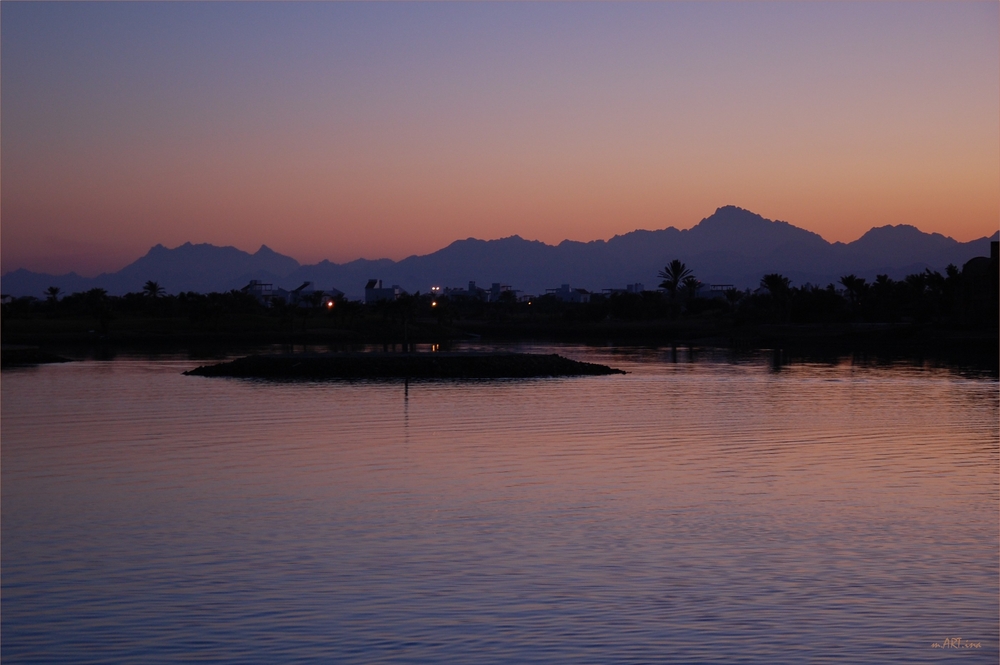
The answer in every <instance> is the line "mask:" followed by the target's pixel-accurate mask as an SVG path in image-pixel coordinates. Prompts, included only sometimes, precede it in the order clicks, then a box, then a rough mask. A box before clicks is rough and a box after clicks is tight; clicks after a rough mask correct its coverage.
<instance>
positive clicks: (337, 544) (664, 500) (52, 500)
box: [2, 347, 1000, 663]
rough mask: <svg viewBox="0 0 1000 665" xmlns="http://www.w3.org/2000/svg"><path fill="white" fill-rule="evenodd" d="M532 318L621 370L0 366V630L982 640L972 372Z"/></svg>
mask: <svg viewBox="0 0 1000 665" xmlns="http://www.w3.org/2000/svg"><path fill="white" fill-rule="evenodd" d="M536 350H537V349H536ZM541 350H545V351H548V352H552V351H559V352H561V353H563V354H564V355H570V356H573V357H575V358H578V359H581V360H588V361H593V362H604V363H606V364H611V365H614V366H616V367H621V368H623V369H626V370H628V371H629V372H630V374H628V375H625V376H609V377H583V378H573V379H539V380H528V381H483V382H466V383H457V382H433V381H420V382H409V383H406V382H392V381H383V382H352V383H345V382H329V383H279V384H271V383H265V382H255V381H241V380H219V379H204V378H197V377H185V376H182V375H181V374H180V372H181V371H183V370H185V369H190V368H191V367H193V366H194V365H196V364H198V362H197V361H190V360H150V359H140V360H129V359H121V358H120V359H117V360H115V361H112V362H93V361H91V362H84V363H76V364H68V365H60V366H47V367H39V368H36V369H30V370H18V371H9V372H8V371H5V372H4V374H3V381H2V409H3V413H2V416H3V420H2V437H3V449H2V529H3V533H2V557H3V577H2V593H3V614H2V657H3V660H4V662H12V663H13V662H52V661H60V660H62V661H66V662H109V661H117V662H138V661H164V662H167V661H169V662H173V661H177V660H185V659H187V660H199V661H201V660H230V661H233V662H261V663H264V662H267V663H270V662H283V661H293V660H294V661H315V662H330V661H347V662H352V661H357V662H370V661H376V660H377V661H406V662H414V661H421V662H438V661H444V660H450V661H454V660H472V659H476V660H477V661H492V662H497V661H507V662H550V661H553V660H555V659H561V660H565V659H568V660H573V661H577V662H595V663H604V662H615V661H617V662H633V661H642V662H648V661H688V662H691V661H702V662H733V661H747V662H787V663H798V662H805V661H810V662H851V663H854V662H898V663H902V662H940V661H941V660H942V658H944V657H957V656H959V653H958V652H959V651H961V654H960V656H961V658H962V659H963V662H990V663H995V662H996V661H997V658H998V651H997V640H998V635H997V632H998V628H997V616H998V611H1000V608H998V600H997V598H998V590H1000V581H998V580H1000V577H998V554H997V552H998V528H1000V527H998V523H1000V513H998V502H997V489H998V488H997V467H998V437H1000V434H998V424H997V422H998V392H997V383H996V381H995V380H992V379H981V378H975V377H972V378H970V377H963V376H961V375H959V374H956V373H954V372H950V371H947V370H943V369H933V368H920V367H905V366H891V367H880V366H869V365H859V364H852V363H840V364H836V363H826V364H797V363H786V362H781V361H780V359H779V362H778V363H774V362H773V359H772V357H771V356H769V355H766V354H765V355H762V356H746V357H742V358H739V359H736V361H735V362H732V360H733V359H732V358H729V357H726V358H722V359H721V360H724V361H720V358H719V357H718V356H715V355H714V354H712V353H707V352H706V353H703V354H701V355H700V356H699V355H696V356H694V357H691V355H690V353H689V352H688V351H687V350H679V351H678V352H677V357H676V362H674V360H675V358H674V357H673V355H674V352H673V351H672V350H671V349H650V350H624V351H623V350H612V349H607V350H603V351H594V350H586V349H582V348H566V347H562V348H559V349H551V348H546V349H541ZM958 637H961V638H962V640H963V642H962V643H963V644H965V643H967V642H972V643H973V644H975V643H978V644H979V645H980V646H979V647H978V648H974V647H973V648H964V647H962V648H952V647H948V649H950V651H946V650H945V649H942V648H932V644H933V643H939V644H941V643H943V642H944V640H946V639H950V638H958Z"/></svg>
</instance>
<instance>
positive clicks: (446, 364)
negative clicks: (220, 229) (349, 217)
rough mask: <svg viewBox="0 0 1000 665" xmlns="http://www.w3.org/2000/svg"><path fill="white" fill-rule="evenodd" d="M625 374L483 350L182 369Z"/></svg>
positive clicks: (267, 359)
mask: <svg viewBox="0 0 1000 665" xmlns="http://www.w3.org/2000/svg"><path fill="white" fill-rule="evenodd" d="M624 373H625V372H623V371H622V370H620V369H615V368H612V367H607V366H606V365H598V364H594V363H585V362H579V361H576V360H570V359H569V358H564V357H562V356H559V355H556V354H535V353H487V352H466V353H314V354H303V353H299V354H277V355H254V356H246V357H244V358H238V359H236V360H232V361H229V362H224V363H219V364H217V365H203V366H201V367H197V368H195V369H193V370H191V371H188V372H185V374H187V375H193V376H231V377H240V378H262V379H389V378H400V379H402V378H410V379H524V378H534V377H554V376H599V375H607V374H624Z"/></svg>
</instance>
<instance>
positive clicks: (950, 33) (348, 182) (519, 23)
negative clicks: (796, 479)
mask: <svg viewBox="0 0 1000 665" xmlns="http://www.w3.org/2000/svg"><path fill="white" fill-rule="evenodd" d="M38 4H41V3H38ZM2 12H3V22H2V27H3V38H2V44H3V63H4V65H3V74H4V93H5V94H4V97H3V118H4V122H3V141H2V146H3V152H2V161H3V165H2V166H3V172H4V176H5V178H4V181H5V182H4V187H3V191H2V215H3V244H2V259H0V260H2V264H3V270H4V271H5V272H6V271H9V270H14V269H17V268H21V267H24V268H28V269H31V270H38V271H45V272H66V271H69V270H76V271H78V272H81V273H83V274H91V275H92V274H96V273H97V272H101V271H111V270H117V269H120V268H121V267H123V266H124V265H126V264H127V263H129V262H131V261H133V260H135V259H136V258H138V257H139V256H141V255H142V254H144V253H145V252H146V251H147V250H148V249H149V247H151V246H152V245H154V244H157V243H160V244H164V245H166V246H168V247H176V246H178V245H181V244H183V243H185V242H193V243H204V242H207V243H212V244H215V245H233V246H236V247H238V248H240V249H243V250H246V251H250V252H253V251H256V249H257V248H258V247H259V246H260V245H261V244H266V245H268V246H269V247H271V248H272V249H274V250H275V251H278V252H280V253H282V254H286V255H289V256H292V257H294V258H295V259H297V260H298V261H300V262H301V263H315V262H317V261H320V260H323V259H329V260H331V261H334V262H338V263H341V262H346V261H350V260H353V259H357V258H370V259H375V258H391V259H396V260H398V259H402V258H405V257H406V256H409V255H413V254H427V253H430V252H433V251H436V250H438V249H440V248H442V247H444V246H446V245H448V244H449V243H451V242H453V241H455V240H458V239H464V238H467V237H476V238H482V239H494V238H501V237H507V236H510V235H515V234H516V235H520V236H521V237H523V238H526V239H530V240H541V241H543V242H546V243H549V244H557V243H559V242H560V241H562V240H564V239H571V240H580V241H589V240H596V239H608V238H610V237H612V236H614V235H620V234H624V233H628V232H630V231H633V230H635V229H662V228H666V227H669V226H674V227H677V228H681V229H684V228H690V227H692V226H694V225H695V224H697V223H698V221H700V220H701V219H703V218H705V217H707V216H709V215H710V214H712V212H714V210H715V209H716V208H718V207H720V206H724V205H736V206H739V207H742V208H745V209H748V210H751V211H753V212H755V213H757V214H760V215H762V216H764V217H766V218H768V219H774V220H781V221H787V222H789V223H791V224H794V225H796V226H799V227H802V228H805V229H808V230H810V231H813V232H816V233H818V234H819V235H821V236H823V237H824V238H825V239H827V240H828V241H831V242H833V241H841V242H850V241H852V240H855V239H857V238H858V237H860V236H861V235H862V234H864V233H865V232H866V231H867V230H868V229H870V228H872V227H877V226H884V225H887V224H892V225H896V224H910V225H913V226H916V227H917V228H919V229H921V230H922V231H925V232H937V233H941V234H944V235H947V236H951V237H953V238H955V239H956V240H959V241H969V240H973V239H976V238H980V237H982V236H988V235H992V234H993V233H995V232H996V231H997V229H998V227H1000V128H998V123H997V118H998V117H1000V83H998V80H1000V56H998V53H1000V38H998V34H997V30H996V25H997V23H998V20H1000V12H998V7H997V5H996V4H995V3H959V4H958V5H951V4H939V3H928V4H919V5H895V4H890V5H876V6H855V5H825V4H820V5H811V4H810V5H809V6H807V5H805V4H796V3H789V4H783V3H779V4H774V5H772V4H752V3H751V4H742V3H739V4H726V3H719V4H714V5H702V4H697V3H695V4H685V3H671V4H667V5H632V4H628V3H626V4H625V5H620V6H619V5H596V6H584V5H568V6H562V5H555V6H552V5H541V6H522V5H501V6H491V5H486V6H478V5H477V6H465V5H457V6H452V5H440V6H439V5H419V4H418V5H414V6H408V7H407V6H395V5H386V6H353V5H349V6H347V5H345V6H341V5H336V4H333V5H322V4H321V5H304V6H297V5H281V4H277V5H267V4H262V5H260V6H257V5H232V6H229V5H222V4H220V5H212V4H208V5H205V6H202V5H170V6H159V5H149V6H135V5H130V4H126V5H118V4H109V5H98V6H91V5H89V3H83V4H82V5H76V6H64V5H60V4H54V5H49V6H41V7H39V6H37V5H36V3H5V5H4V6H3V8H2ZM234 21H235V22H236V23H234ZM986 23H988V26H989V27H987V28H984V27H983V25H985V24H986ZM161 25H162V26H164V27H163V28H162V30H163V33H162V34H163V35H165V36H166V37H163V36H157V35H160V33H159V32H158V30H160V28H159V27H157V26H161ZM234 25H235V26H236V27H234ZM331 31H332V32H331ZM331 35H334V36H336V37H337V39H333V38H332V37H331ZM182 45H187V46H188V47H190V48H189V49H187V50H184V49H182ZM80 53H86V54H87V55H86V56H80Z"/></svg>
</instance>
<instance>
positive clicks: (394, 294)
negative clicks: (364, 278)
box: [365, 279, 404, 305]
mask: <svg viewBox="0 0 1000 665" xmlns="http://www.w3.org/2000/svg"><path fill="white" fill-rule="evenodd" d="M403 293H404V291H403V289H401V288H399V285H398V284H393V285H392V286H391V287H390V288H383V287H382V280H381V279H369V280H368V283H367V284H365V304H366V305H370V304H372V303H376V302H379V301H382V300H396V299H397V298H399V296H401V295H403Z"/></svg>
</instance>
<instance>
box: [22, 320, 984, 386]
mask: <svg viewBox="0 0 1000 665" xmlns="http://www.w3.org/2000/svg"><path fill="white" fill-rule="evenodd" d="M144 323H145V324H146V325H143V326H139V327H135V328H131V329H126V330H123V329H117V330H116V329H115V328H114V327H113V328H112V329H111V330H110V331H109V332H108V333H107V334H99V333H96V332H93V331H86V332H82V333H81V332H60V333H56V332H55V331H45V330H39V329H38V328H34V327H32V328H25V329H21V330H17V331H16V332H15V331H12V330H10V328H8V330H7V331H6V332H5V334H4V350H3V367H13V366H19V365H32V364H40V363H45V362H61V361H65V360H66V359H67V358H66V357H64V356H69V357H80V356H85V357H114V356H115V355H117V354H119V353H149V354H154V355H155V354H160V353H190V354H191V356H192V357H194V358H213V357H225V356H228V357H232V355H234V354H236V353H244V354H251V353H255V352H259V350H260V349H261V348H262V347H267V346H271V347H285V348H290V347H293V346H307V347H308V346H312V347H320V348H326V349H329V350H336V351H342V352H352V351H359V350H362V349H364V348H367V349H369V350H370V349H371V348H372V347H376V348H378V347H381V349H382V350H383V351H390V350H396V349H401V350H406V349H412V348H413V346H414V345H415V344H420V345H425V346H426V345H437V346H438V347H439V348H440V350H442V351H448V350H450V349H451V348H452V347H454V346H460V345H462V344H463V343H481V344H485V345H489V344H500V345H507V344H531V343H540V344H560V343H561V344H583V345H587V346H595V347H605V348H607V347H616V346H621V347H636V346H642V347H648V348H678V347H679V348H685V347H686V348H702V349H709V348H711V349H721V350H729V351H731V352H734V353H741V352H754V351H780V352H781V353H783V354H784V355H785V356H786V357H788V358H790V359H820V360H821V361H826V360H827V359H830V358H835V357H844V356H851V355H853V356H864V357H871V358H879V359H884V360H887V361H911V362H912V361H917V362H925V361H929V362H933V363H935V364H942V365H955V366H969V367H975V368H978V369H980V370H986V371H988V372H990V373H992V374H994V375H996V374H998V373H1000V336H998V333H997V331H996V329H992V330H991V329H988V328H986V329H984V328H982V327H971V326H958V325H942V324H921V323H896V324H885V323H837V324H763V323H762V324H753V325H732V324H731V323H729V324H727V323H726V322H722V321H718V320H697V319H686V320H678V321H639V322H623V321H612V322H607V321H605V322H599V323H583V322H553V321H539V322H529V321H522V322H482V321H461V322H455V323H454V324H452V325H450V326H446V327H445V326H435V325H411V326H410V327H409V329H408V330H406V331H396V330H393V329H391V327H389V328H388V329H386V328H383V329H381V330H357V329H355V330H351V329H343V328H340V329H338V328H326V329H305V330H298V331H294V332H293V331H287V330H286V331H278V330H261V329H256V330H254V329H243V330H227V331H194V330H185V331H170V332H168V331H166V330H164V329H163V328H162V327H157V326H155V325H151V324H153V323H154V322H153V321H149V320H148V321H146V322H144ZM403 332H405V333H406V335H405V336H404V335H403V334H399V333H403ZM404 340H406V341H405V342H404ZM11 342H15V343H19V344H21V346H13V345H12V344H11ZM28 348H31V349H32V350H31V351H30V352H28V351H25V349H28Z"/></svg>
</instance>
